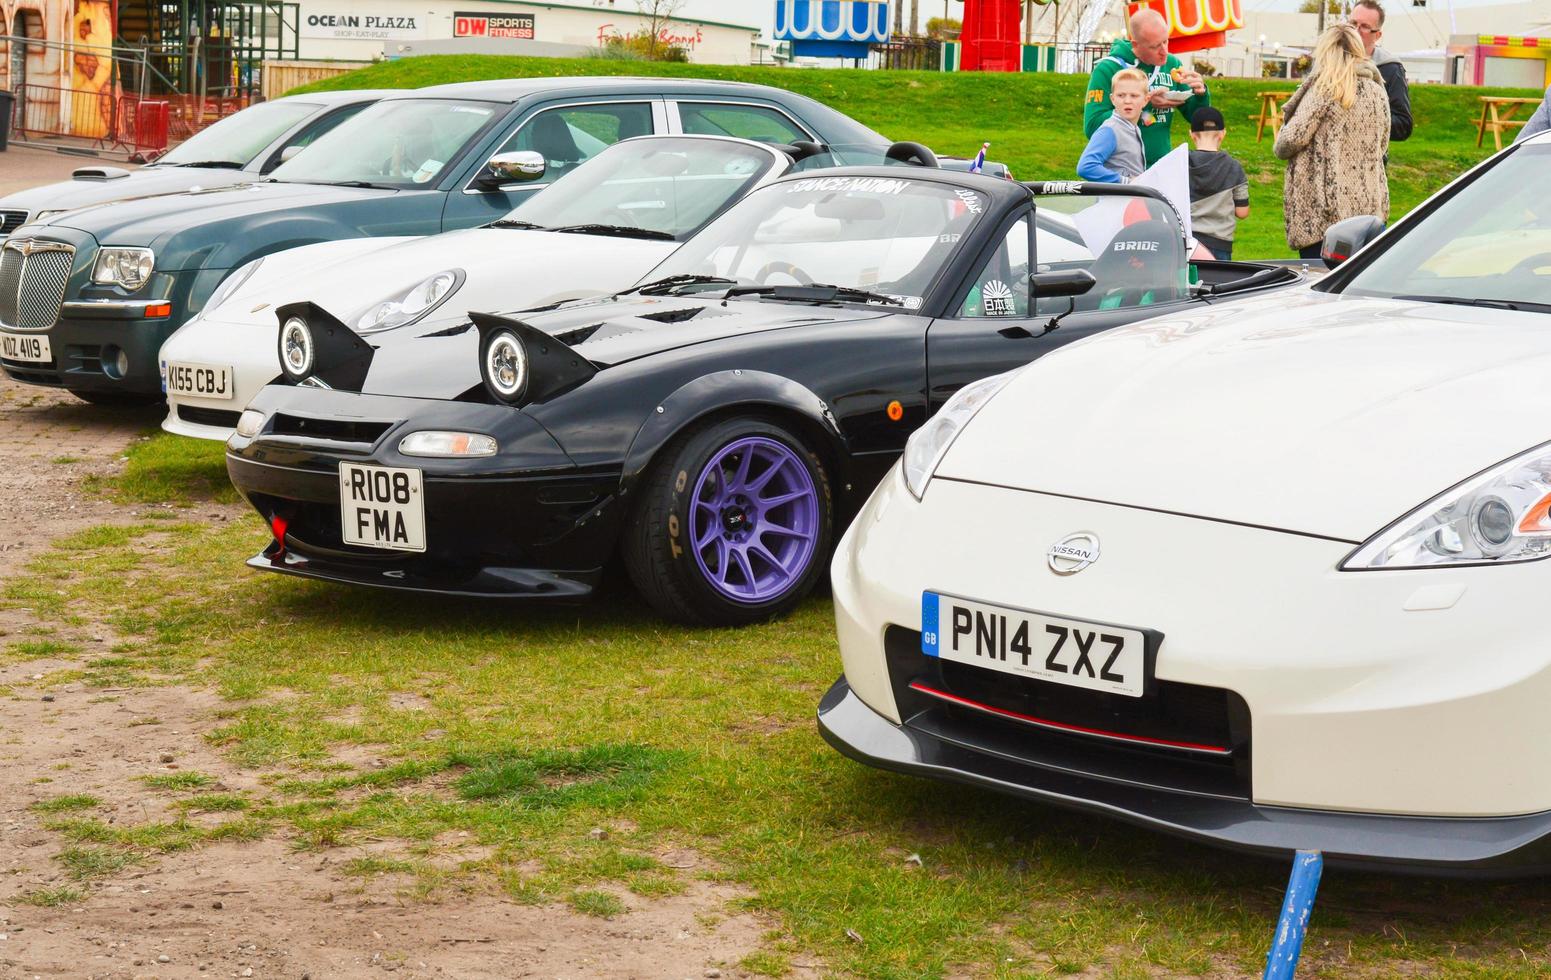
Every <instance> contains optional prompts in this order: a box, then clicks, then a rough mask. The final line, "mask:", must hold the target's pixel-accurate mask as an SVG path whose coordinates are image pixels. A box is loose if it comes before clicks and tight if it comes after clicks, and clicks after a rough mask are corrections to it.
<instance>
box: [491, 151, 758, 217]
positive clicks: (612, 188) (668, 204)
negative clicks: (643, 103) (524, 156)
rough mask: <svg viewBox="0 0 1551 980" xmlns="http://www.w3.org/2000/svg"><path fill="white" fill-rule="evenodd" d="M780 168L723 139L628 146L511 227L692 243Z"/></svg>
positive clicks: (532, 206) (522, 210)
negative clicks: (652, 235) (632, 232)
mask: <svg viewBox="0 0 1551 980" xmlns="http://www.w3.org/2000/svg"><path fill="white" fill-rule="evenodd" d="M776 163H777V160H776V158H775V157H774V156H772V155H771V154H770V153H769V152H768V151H765V150H762V149H760V148H759V147H755V146H749V145H747V144H743V143H733V142H729V141H726V140H714V139H686V138H683V137H648V138H646V139H637V140H628V141H626V142H624V143H617V144H615V145H614V146H611V147H609V148H608V149H606V150H603V151H602V152H600V153H599V154H598V155H597V156H596V157H594V158H593V159H591V160H589V161H588V162H587V163H586V164H585V165H584V166H582V167H581V168H580V169H578V170H576V171H574V172H573V173H570V174H567V175H566V176H565V177H564V178H562V179H561V180H559V181H556V182H555V183H554V184H553V185H552V186H551V187H549V188H546V189H545V190H543V191H540V192H539V193H538V194H535V195H534V196H533V197H532V198H530V199H529V200H528V201H526V202H524V203H523V204H522V206H521V207H519V208H517V209H516V210H514V211H513V212H512V213H511V214H509V215H508V216H507V218H506V221H507V222H508V223H527V224H533V225H539V226H541V227H544V228H567V227H576V226H590V225H601V226H604V227H609V228H617V229H628V228H639V229H644V230H646V231H652V232H661V233H663V234H667V235H672V236H673V237H675V238H687V237H689V236H690V235H693V234H694V233H695V231H696V230H698V229H699V228H700V227H701V226H703V225H704V224H705V223H706V222H707V221H710V220H711V218H712V217H713V216H715V215H716V214H718V213H719V212H720V211H721V210H722V209H723V208H725V207H726V206H727V205H728V204H729V203H730V202H732V201H735V200H737V199H738V197H739V196H740V195H742V194H743V193H744V191H745V190H747V188H748V187H749V186H750V185H751V184H753V183H754V182H755V181H757V180H759V178H760V177H762V176H763V175H765V174H766V173H768V172H769V171H770V170H771V168H773V167H774V166H776Z"/></svg>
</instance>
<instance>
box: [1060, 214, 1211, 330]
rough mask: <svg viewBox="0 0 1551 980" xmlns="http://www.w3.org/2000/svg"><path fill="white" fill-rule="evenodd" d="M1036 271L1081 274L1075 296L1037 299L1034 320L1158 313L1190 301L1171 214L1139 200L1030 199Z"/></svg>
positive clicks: (1180, 238)
mask: <svg viewBox="0 0 1551 980" xmlns="http://www.w3.org/2000/svg"><path fill="white" fill-rule="evenodd" d="M1034 216H1035V229H1034V236H1035V237H1034V252H1035V255H1034V259H1035V262H1036V265H1035V267H1034V271H1035V272H1058V271H1064V270H1068V269H1086V270H1087V271H1088V272H1090V273H1091V274H1092V275H1093V278H1094V279H1095V280H1097V283H1096V285H1095V286H1094V287H1093V289H1091V290H1089V291H1088V292H1087V293H1085V294H1083V295H1081V296H1078V297H1076V305H1075V306H1072V305H1071V303H1072V301H1071V300H1070V299H1069V298H1068V297H1065V296H1044V297H1041V296H1038V295H1036V296H1035V297H1034V312H1035V313H1036V314H1037V315H1055V314H1059V313H1064V312H1066V310H1067V309H1068V308H1072V309H1075V310H1079V311H1082V310H1118V309H1133V308H1137V307H1146V306H1157V305H1160V304H1163V303H1173V302H1177V301H1179V300H1182V299H1186V298H1188V297H1189V287H1188V279H1187V277H1188V275H1189V267H1188V265H1187V263H1186V259H1185V240H1184V232H1183V229H1181V227H1180V224H1179V218H1178V217H1177V216H1176V215H1175V214H1174V210H1173V209H1172V208H1170V207H1169V206H1168V205H1167V204H1166V203H1164V202H1163V201H1160V200H1158V199H1157V198H1152V197H1142V196H1140V195H1136V196H1131V195H1095V194H1050V195H1041V196H1038V197H1036V198H1035V199H1034Z"/></svg>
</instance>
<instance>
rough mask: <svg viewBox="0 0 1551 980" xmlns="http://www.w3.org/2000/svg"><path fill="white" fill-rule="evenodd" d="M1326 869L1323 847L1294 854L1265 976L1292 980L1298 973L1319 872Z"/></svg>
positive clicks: (1317, 889) (1266, 979)
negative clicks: (1299, 959)
mask: <svg viewBox="0 0 1551 980" xmlns="http://www.w3.org/2000/svg"><path fill="white" fill-rule="evenodd" d="M1324 869H1325V858H1324V855H1322V854H1321V853H1320V852H1319V851H1299V852H1298V853H1297V854H1296V855H1294V857H1293V866H1292V875H1291V876H1289V877H1288V879H1287V895H1286V897H1285V898H1283V899H1282V914H1281V917H1280V918H1278V919H1277V922H1276V936H1275V938H1273V939H1272V940H1271V952H1270V953H1269V954H1267V956H1266V972H1265V977H1264V980H1292V978H1293V975H1294V974H1295V973H1297V971H1298V955H1299V954H1300V953H1302V952H1303V935H1304V933H1306V932H1308V930H1309V916H1310V915H1311V914H1312V913H1313V911H1314V896H1315V895H1316V894H1318V892H1319V876H1320V872H1322V871H1323V870H1324Z"/></svg>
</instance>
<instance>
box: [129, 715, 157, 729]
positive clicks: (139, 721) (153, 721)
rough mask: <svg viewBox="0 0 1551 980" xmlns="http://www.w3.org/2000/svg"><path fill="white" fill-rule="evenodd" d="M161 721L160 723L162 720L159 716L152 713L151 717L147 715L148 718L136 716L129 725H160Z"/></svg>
mask: <svg viewBox="0 0 1551 980" xmlns="http://www.w3.org/2000/svg"><path fill="white" fill-rule="evenodd" d="M161 723H162V720H161V719H160V718H157V717H155V716H154V715H153V716H152V717H149V718H136V719H135V720H134V721H132V722H130V723H129V727H130V728H140V727H141V726H144V725H160V724H161Z"/></svg>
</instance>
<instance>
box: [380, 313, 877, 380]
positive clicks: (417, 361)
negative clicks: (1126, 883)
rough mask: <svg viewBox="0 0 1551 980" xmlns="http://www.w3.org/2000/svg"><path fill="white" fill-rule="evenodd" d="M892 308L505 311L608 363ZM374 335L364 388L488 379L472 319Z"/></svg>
mask: <svg viewBox="0 0 1551 980" xmlns="http://www.w3.org/2000/svg"><path fill="white" fill-rule="evenodd" d="M890 312H893V310H892V308H876V309H868V308H865V307H861V306H857V305H854V304H852V305H844V306H840V305H823V306H821V305H817V304H811V303H790V302H774V301H767V300H759V299H752V298H748V299H733V300H722V299H719V298H717V299H695V298H689V297H682V296H629V297H624V298H621V299H602V300H587V301H582V302H577V303H567V304H565V305H563V306H561V307H559V308H558V309H553V310H543V311H528V312H521V313H503V314H500V315H501V316H505V317H507V318H508V319H513V320H520V321H522V322H523V323H526V324H528V325H529V326H531V327H533V328H535V329H537V330H539V331H542V332H543V333H546V334H549V335H550V336H552V337H555V338H556V339H558V340H560V341H562V342H563V343H565V344H567V345H568V346H570V347H571V348H572V349H574V350H575V351H576V352H577V353H579V354H581V355H582V356H583V357H585V358H587V359H588V360H589V361H591V362H592V363H593V364H594V365H596V366H598V367H600V368H609V367H613V366H616V365H620V364H623V363H625V362H627V361H634V360H637V359H639V358H642V357H649V356H652V355H658V354H664V353H667V352H669V351H674V350H679V349H681V348H684V347H690V346H693V345H695V344H703V343H707V342H710V341H715V340H722V339H725V338H728V337H735V336H740V335H748V334H751V333H762V332H765V331H769V330H782V329H787V328H790V327H801V326H810V325H813V324H820V323H839V322H848V321H855V320H866V319H872V318H875V317H881V316H887V315H888V314H889V313H890ZM366 341H367V343H368V344H370V345H371V346H372V347H374V348H376V350H375V351H374V353H373V355H372V362H371V368H370V370H369V371H368V372H367V375H366V381H365V384H364V385H363V386H362V390H363V391H365V392H366V393H367V394H373V395H400V396H406V397H412V398H456V397H458V396H459V395H462V394H463V393H465V392H467V391H470V390H471V389H476V388H478V387H479V386H480V385H481V381H480V376H479V331H477V330H476V329H474V326H473V325H472V324H471V323H469V322H468V321H461V322H458V323H455V324H452V325H450V326H448V325H445V324H440V325H438V324H431V325H429V326H426V325H416V326H412V327H408V328H404V329H400V330H394V331H389V332H387V333H384V334H380V335H377V336H371V335H368V336H367V337H366Z"/></svg>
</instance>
